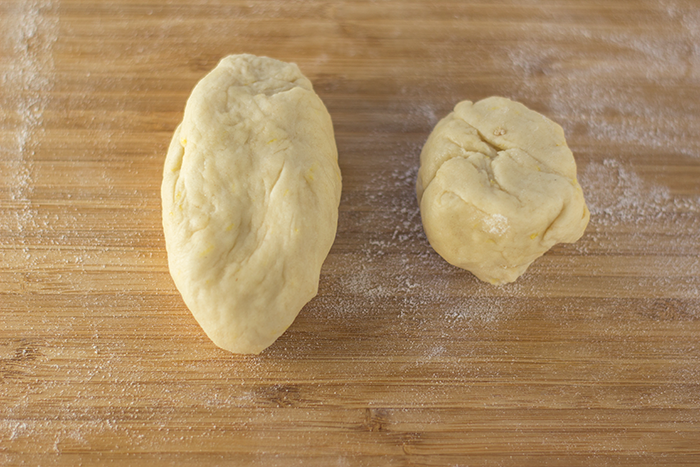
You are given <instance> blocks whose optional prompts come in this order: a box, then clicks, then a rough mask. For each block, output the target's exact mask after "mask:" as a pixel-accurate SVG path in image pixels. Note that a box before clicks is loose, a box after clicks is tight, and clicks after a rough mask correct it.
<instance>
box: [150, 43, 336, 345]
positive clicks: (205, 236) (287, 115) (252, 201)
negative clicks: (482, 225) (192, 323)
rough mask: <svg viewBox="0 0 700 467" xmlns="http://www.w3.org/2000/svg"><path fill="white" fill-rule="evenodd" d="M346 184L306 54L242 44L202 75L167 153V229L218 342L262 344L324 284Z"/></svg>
mask: <svg viewBox="0 0 700 467" xmlns="http://www.w3.org/2000/svg"><path fill="white" fill-rule="evenodd" d="M340 192H341V177H340V169H339V167H338V151H337V149H336V145H335V138H334V135H333V125H332V122H331V118H330V115H329V114H328V111H327V110H326V108H325V106H324V105H323V102H321V99H320V98H319V97H318V96H317V95H316V93H315V92H314V91H313V88H312V86H311V82H310V81H309V80H308V79H307V78H306V77H304V76H303V75H302V74H301V72H300V71H299V68H298V67H297V66H296V65H295V64H291V63H284V62H281V61H278V60H274V59H271V58H267V57H256V56H253V55H232V56H229V57H226V58H224V59H223V60H222V61H221V62H220V63H219V65H218V66H217V67H216V68H215V69H214V70H213V71H211V72H210V73H209V74H208V75H207V76H205V77H204V78H203V79H202V80H201V81H200V82H199V83H198V84H197V85H196V86H195V88H194V90H193V91H192V95H191V96H190V98H189V99H188V101H187V105H186V107H185V113H184V118H183V120H182V123H181V124H180V126H179V127H178V128H177V130H176V131H175V134H174V136H173V139H172V141H171V143H170V148H169V149H168V154H167V157H166V160H165V167H164V171H163V184H162V188H161V196H162V201H163V230H164V233H165V241H166V248H167V252H168V263H169V268H170V273H171V275H172V277H173V279H174V281H175V284H176V286H177V288H178V290H179V291H180V293H181V294H182V298H183V299H184V301H185V303H186V304H187V306H188V307H189V309H190V310H191V311H192V314H193V315H194V317H195V318H196V320H197V321H198V322H199V324H200V325H201V326H202V328H203V329H204V331H205V332H206V333H207V335H208V336H209V337H210V338H211V340H212V341H214V343H215V344H216V345H218V346H219V347H222V348H224V349H226V350H229V351H231V352H235V353H253V354H257V353H259V352H261V351H262V350H263V349H265V348H266V347H268V346H269V345H270V344H272V343H273V342H274V341H275V340H276V339H277V338H278V337H279V336H280V335H282V333H283V332H284V331H285V330H286V329H287V328H288V327H289V326H290V325H291V324H292V322H293V321H294V319H295V318H296V316H297V314H298V313H299V311H300V310H301V308H302V307H303V306H304V305H305V304H306V303H307V302H308V301H309V300H311V298H313V297H314V296H315V295H316V293H317V292H318V282H319V276H320V271H321V265H322V263H323V261H324V260H325V258H326V256H327V255H328V252H329V250H330V248H331V245H332V244H333V240H334V238H335V233H336V227H337V223H338V204H339V202H340Z"/></svg>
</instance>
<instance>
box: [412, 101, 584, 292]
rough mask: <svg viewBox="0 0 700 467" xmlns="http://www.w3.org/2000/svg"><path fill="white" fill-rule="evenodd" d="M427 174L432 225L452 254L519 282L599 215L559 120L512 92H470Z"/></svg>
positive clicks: (436, 145) (427, 157)
mask: <svg viewBox="0 0 700 467" xmlns="http://www.w3.org/2000/svg"><path fill="white" fill-rule="evenodd" d="M420 162H421V166H420V170H419V172H418V180H417V194H418V202H419V204H420V211H421V217H422V220H423V228H424V229H425V232H426V235H427V236H428V240H429V241H430V244H431V245H432V247H433V248H434V249H435V251H437V252H438V254H440V256H442V257H443V258H444V259H445V260H446V261H447V262H449V263H450V264H453V265H455V266H458V267H460V268H463V269H466V270H468V271H471V272H472V273H473V274H474V275H476V276H477V277H478V278H479V279H481V280H483V281H487V282H491V283H492V284H503V283H506V282H513V281H515V280H516V279H517V278H518V277H519V276H520V275H521V274H523V273H524V272H525V270H526V269H527V268H528V266H529V265H530V264H531V263H532V262H533V261H534V260H535V259H537V258H539V257H540V256H542V255H543V254H544V253H545V252H546V251H547V250H549V249H550V248H551V247H552V246H554V245H555V244H557V243H573V242H575V241H577V240H578V239H579V238H581V236H582V235H583V232H584V230H585V229H586V226H587V225H588V220H589V218H590V214H589V212H588V208H587V207H586V202H585V200H584V198H583V192H582V190H581V186H580V185H579V184H578V181H577V180H576V163H575V162H574V156H573V154H572V153H571V151H570V150H569V148H568V146H567V145H566V141H565V139H564V131H563V130H562V129H561V127H560V126H559V125H557V124H556V123H554V122H553V121H551V120H549V119H548V118H546V117H544V116H543V115H540V114H539V113H537V112H535V111H533V110H530V109H528V108H527V107H525V106H524V105H522V104H520V103H517V102H513V101H511V100H508V99H505V98H503V97H489V98H487V99H484V100H481V101H479V102H477V103H475V104H473V103H472V102H469V101H463V102H460V103H459V104H457V106H456V107H455V109H454V111H453V112H452V113H450V114H449V115H448V116H447V117H445V118H444V119H442V120H441V121H440V122H438V124H437V125H436V127H435V129H434V130H433V132H432V133H431V134H430V137H429V138H428V141H427V142H426V143H425V146H424V147H423V151H422V152H421V156H420Z"/></svg>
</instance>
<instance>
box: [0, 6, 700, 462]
mask: <svg viewBox="0 0 700 467" xmlns="http://www.w3.org/2000/svg"><path fill="white" fill-rule="evenodd" d="M0 26H1V30H2V31H3V33H2V36H3V37H2V42H0V44H1V48H0V52H1V53H0V89H1V93H0V464H3V465H20V464H22V465H80V464H82V465H142V464H149V463H150V464H157V465H265V466H274V465H280V466H290V465H303V466H312V465H319V466H329V465H343V466H345V465H366V466H370V465H372V466H375V465H389V466H403V465H435V466H437V465H459V466H466V465H469V466H477V465H502V466H522V465H533V466H554V465H562V466H575V465H586V466H588V465H622V466H625V465H650V464H656V465H698V464H700V346H699V345H698V336H700V259H699V258H700V118H699V116H700V32H699V31H700V8H698V5H697V4H696V3H695V2H691V1H683V0H670V1H660V0H659V1H656V0H648V1H639V2H637V1H617V2H579V1H554V0H551V1H545V0H542V1H533V2H515V1H510V0H503V1H496V0H494V1H478V2H457V1H448V0H441V1H430V2H428V1H418V0H415V1H398V0H387V1H382V2H364V1H337V2H322V1H308V2H286V1H281V0H274V1H255V2H239V1H230V2H224V1H206V2H205V1H200V0H195V1H181V0H174V1H168V2H164V1H163V2H156V1H147V2H141V1H136V0H114V1H110V2H83V1H78V0H60V1H59V0H42V1H20V0H10V1H4V2H3V3H2V4H1V5H0ZM242 52H248V53H255V54H260V55H269V56H273V57H276V58H280V59H283V60H286V61H292V62H296V63H297V64H299V66H300V67H301V69H302V71H303V72H304V73H305V74H306V75H307V76H308V77H309V78H310V79H311V80H312V82H313V83H314V86H315V89H316V91H317V92H318V93H319V95H320V96H321V97H322V99H323V100H324V102H325V103H326V105H327V107H328V109H329V111H330V113H331V116H332V118H333V122H334V126H335V130H336V139H337V143H338V149H339V154H340V165H341V170H342V172H343V183H344V185H343V198H342V201H341V206H340V220H339V230H338V236H337V239H336V242H335V245H334V247H333V250H332V251H331V254H330V255H329V257H328V259H327V261H326V263H325V264H324V269H323V272H322V277H321V283H320V290H319V295H318V297H316V298H315V299H314V300H313V301H312V302H310V303H309V304H308V305H307V306H306V307H305V308H304V310H303V311H302V312H301V314H300V315H299V317H298V318H297V320H296V321H295V323H294V324H293V325H292V327H291V328H290V329H289V330H288V331H287V333H285V334H284V335H283V336H282V337H281V338H280V339H279V340H278V341H277V342H276V343H275V344H274V345H273V346H272V347H270V348H269V349H268V350H267V351H266V352H264V353H263V354H262V355H261V356H258V357H250V356H239V355H231V354H229V353H227V352H225V351H222V350H220V349H218V348H216V347H215V346H214V345H213V344H212V343H211V342H210V341H209V340H208V339H207V338H206V336H205V335H204V334H203V332H202V331H201V329H200V328H199V327H198V326H197V324H196V323H195V321H194V319H193V318H192V317H191V315H190V313H189V311H188V310H187V308H186V307H185V306H184V304H183V303H182V300H181V299H180V297H179V295H178V293H177V291H176V290H175V287H174V285H173V283H172V281H171V279H170V276H169V274H168V271H167V260H166V255H165V249H164V242H163V235H162V230H161V221H160V195H159V190H160V180H161V170H162V164H163V160H164V154H165V150H166V148H167V145H168V143H169V140H170V137H171V135H172V131H173V130H174V128H175V126H176V125H177V123H178V122H179V121H180V119H181V118H182V111H183V108H184V104H185V101H186V99H187V97H188V95H189V93H190V91H191V89H192V87H193V86H194V84H195V83H196V82H197V81H198V80H199V79H200V78H201V77H202V76H203V75H204V74H205V73H206V72H207V71H208V70H210V69H211V68H213V67H214V66H215V65H216V63H217V62H218V60H219V59H220V58H221V57H223V56H225V55H227V54H230V53H242ZM489 95H504V96H508V97H511V98H513V99H517V100H519V101H521V102H523V103H525V104H526V105H528V106H530V107H531V108H533V109H535V110H537V111H540V112H542V113H544V114H546V115H548V116H549V117H550V118H552V119H554V120H555V121H557V122H559V123H560V124H561V125H562V126H563V128H564V130H565V132H566V135H567V139H568V141H569V143H570V146H571V147H572V149H573V151H574V153H575V156H576V160H577V163H578V168H579V176H580V180H581V183H582V186H583V188H584V192H585V193H586V197H587V200H588V203H589V206H590V207H591V211H592V214H593V215H592V218H591V225H590V226H589V228H588V230H587V233H586V235H585V236H584V237H583V238H582V239H581V240H580V241H579V242H578V243H577V244H575V245H558V246H556V247H555V248H553V249H552V250H551V251H550V252H549V253H548V254H547V255H545V256H544V257H543V258H541V259H540V260H538V261H537V262H536V263H535V264H534V265H533V266H532V267H531V268H530V270H529V271H528V273H527V274H526V275H525V276H523V277H522V278H521V279H520V280H519V281H518V282H516V283H515V284H512V285H508V286H503V287H491V286H489V285H486V284H483V283H480V282H478V281H477V280H476V279H475V278H474V277H473V276H472V275H471V274H469V273H468V272H466V271H461V270H458V269H456V268H453V267H451V266H449V265H447V264H446V263H445V262H444V261H443V260H442V259H441V258H440V257H438V256H437V255H436V254H435V253H434V252H433V251H432V249H431V248H430V246H429V244H428V243H427V241H426V238H425V236H424V235H423V233H422V228H421V224H420V215H419V212H418V207H417V204H416V201H415V197H414V192H413V186H414V183H415V175H416V171H417V164H418V155H419V153H420V148H421V146H422V144H423V142H424V141H425V139H426V137H427V135H428V134H429V132H430V130H431V129H432V127H433V125H434V124H435V123H436V122H437V120H438V119H440V118H442V117H443V116H444V115H446V114H447V113H448V112H449V111H450V110H451V108H452V107H453V106H454V105H455V104H456V103H457V102H459V101H460V100H463V99H470V100H477V99H480V98H483V97H487V96H489Z"/></svg>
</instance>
